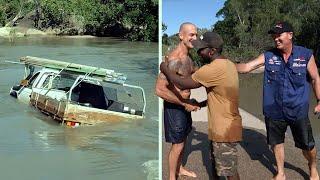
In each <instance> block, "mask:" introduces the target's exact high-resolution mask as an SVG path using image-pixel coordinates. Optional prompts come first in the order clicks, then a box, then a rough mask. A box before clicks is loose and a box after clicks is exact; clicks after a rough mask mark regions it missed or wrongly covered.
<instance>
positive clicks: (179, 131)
mask: <svg viewBox="0 0 320 180" xmlns="http://www.w3.org/2000/svg"><path fill="white" fill-rule="evenodd" d="M196 37H197V28H196V26H195V25H194V24H192V23H189V22H186V23H183V24H181V26H180V29H179V38H180V43H179V44H178V45H177V47H176V48H175V49H174V50H173V51H172V52H170V53H169V54H168V56H166V61H168V64H169V68H170V69H171V70H172V71H174V72H175V73H176V74H177V75H178V76H180V77H185V76H189V75H190V74H192V73H193V72H194V64H193V61H192V60H191V59H190V57H189V56H188V51H189V49H191V48H193V46H192V44H191V41H192V40H194V39H196ZM155 90H156V95H157V96H159V97H161V98H162V99H163V100H164V130H165V139H166V142H169V143H172V146H171V149H170V152H169V158H168V159H169V178H170V180H176V178H177V175H185V176H189V177H196V174H195V173H194V172H192V171H189V170H186V169H185V168H184V167H183V166H182V165H181V160H182V157H183V150H184V145H185V140H186V138H187V136H188V134H189V133H190V131H191V129H192V120H191V113H190V112H191V111H196V110H197V109H199V106H197V103H194V102H192V101H191V100H190V90H189V89H184V90H181V89H179V88H178V87H176V86H175V85H173V84H172V83H170V82H168V80H167V78H166V76H165V75H164V74H162V73H160V74H159V76H158V79H157V81H156V88H155Z"/></svg>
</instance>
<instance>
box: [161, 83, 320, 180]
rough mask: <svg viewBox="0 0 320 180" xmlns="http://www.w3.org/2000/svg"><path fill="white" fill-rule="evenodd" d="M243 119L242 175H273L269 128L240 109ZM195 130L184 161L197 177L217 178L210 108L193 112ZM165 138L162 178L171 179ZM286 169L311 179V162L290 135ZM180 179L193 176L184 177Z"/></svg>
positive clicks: (199, 95) (197, 93) (199, 93)
mask: <svg viewBox="0 0 320 180" xmlns="http://www.w3.org/2000/svg"><path fill="white" fill-rule="evenodd" d="M192 97H193V98H196V99H197V100H200V101H201V100H204V99H205V98H206V93H205V90H204V89H197V90H193V91H192ZM240 113H241V116H242V119H243V122H242V124H243V126H244V131H243V141H242V142H241V143H240V146H239V147H238V150H239V169H238V170H239V174H240V178H241V179H246V180H251V179H252V180H254V179H271V178H272V176H273V174H274V173H275V172H276V169H275V166H274V165H275V159H274V156H273V153H272V151H271V150H270V149H269V146H268V145H267V142H266V131H265V126H264V122H263V121H261V120H260V119H258V118H256V117H255V116H253V115H251V114H250V113H248V112H246V111H244V110H242V109H240ZM192 117H193V130H192V131H191V133H190V135H189V137H188V139H187V142H186V149H185V154H184V157H183V164H184V165H185V166H186V167H187V168H188V169H190V170H192V171H194V172H196V173H197V175H198V178H197V179H214V178H213V177H212V172H213V171H212V165H211V160H210V154H209V141H208V138H207V112H206V108H202V109H201V110H200V111H198V112H195V113H192ZM162 141H163V146H162V147H163V149H162V152H163V153H162V154H163V156H162V159H163V161H162V167H163V174H162V177H163V179H168V165H167V164H168V161H167V154H168V152H169V148H170V144H169V143H165V142H164V138H163V139H162ZM285 155H286V158H285V171H286V175H287V179H308V173H309V171H308V166H307V162H306V160H305V159H304V158H303V156H302V154H301V151H300V150H299V149H297V148H295V147H294V142H293V140H292V138H291V137H289V136H288V135H287V137H286V142H285ZM318 165H319V161H318ZM180 179H193V178H188V177H181V178H180Z"/></svg>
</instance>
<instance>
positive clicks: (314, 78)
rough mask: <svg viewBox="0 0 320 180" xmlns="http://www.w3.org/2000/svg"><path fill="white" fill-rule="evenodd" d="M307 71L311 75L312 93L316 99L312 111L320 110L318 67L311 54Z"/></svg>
mask: <svg viewBox="0 0 320 180" xmlns="http://www.w3.org/2000/svg"><path fill="white" fill-rule="evenodd" d="M307 68H308V73H309V75H310V77H311V83H312V87H313V91H314V94H315V96H316V98H317V100H318V104H317V105H316V107H315V108H314V112H315V113H316V112H320V102H319V100H320V77H319V73H318V68H317V65H316V62H315V59H314V57H313V55H312V56H311V58H310V60H309V62H308V66H307Z"/></svg>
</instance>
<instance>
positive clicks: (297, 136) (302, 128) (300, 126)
mask: <svg viewBox="0 0 320 180" xmlns="http://www.w3.org/2000/svg"><path fill="white" fill-rule="evenodd" d="M265 121H266V128H267V141H268V144H269V145H276V144H281V143H284V138H285V132H286V130H287V126H290V129H291V132H292V136H293V139H294V142H295V146H296V147H297V148H300V149H302V150H312V149H313V148H314V145H315V143H314V139H313V135H312V128H311V124H310V120H309V118H305V119H299V120H296V121H285V120H273V119H270V118H267V117H266V118H265Z"/></svg>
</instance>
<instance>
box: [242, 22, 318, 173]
mask: <svg viewBox="0 0 320 180" xmlns="http://www.w3.org/2000/svg"><path fill="white" fill-rule="evenodd" d="M268 33H269V34H271V35H272V38H273V40H274V42H275V48H273V49H271V50H268V51H266V52H264V53H263V54H261V55H260V56H259V57H257V58H256V59H254V60H252V61H250V62H248V63H241V64H237V70H238V72H240V73H247V72H251V71H253V70H256V69H262V68H264V79H263V114H264V116H265V122H266V129H267V141H268V144H269V145H271V146H272V148H273V152H274V155H275V158H276V163H277V170H278V172H277V174H276V175H275V176H274V179H285V173H284V145H283V143H284V138H285V132H286V129H287V126H290V129H291V131H292V135H293V138H294V141H295V146H296V147H298V148H300V149H302V152H303V155H304V157H305V158H306V159H307V160H308V165H309V168H310V179H319V175H318V171H317V164H316V157H317V151H316V148H315V143H314V139H313V136H312V128H311V124H310V121H309V118H308V110H309V94H310V84H311V85H312V87H313V90H314V92H315V96H316V98H317V99H318V102H319V100H320V78H319V74H318V69H317V66H316V63H315V59H314V56H313V55H312V51H311V50H309V49H307V48H304V47H301V46H296V45H293V41H292V40H293V28H292V26H291V25H290V24H289V23H287V22H280V23H277V24H276V25H275V26H273V27H272V28H271V30H270V31H269V32H268ZM308 75H309V77H310V78H309V77H308ZM314 112H315V113H318V112H320V102H319V103H318V104H317V105H316V107H315V108H314Z"/></svg>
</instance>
